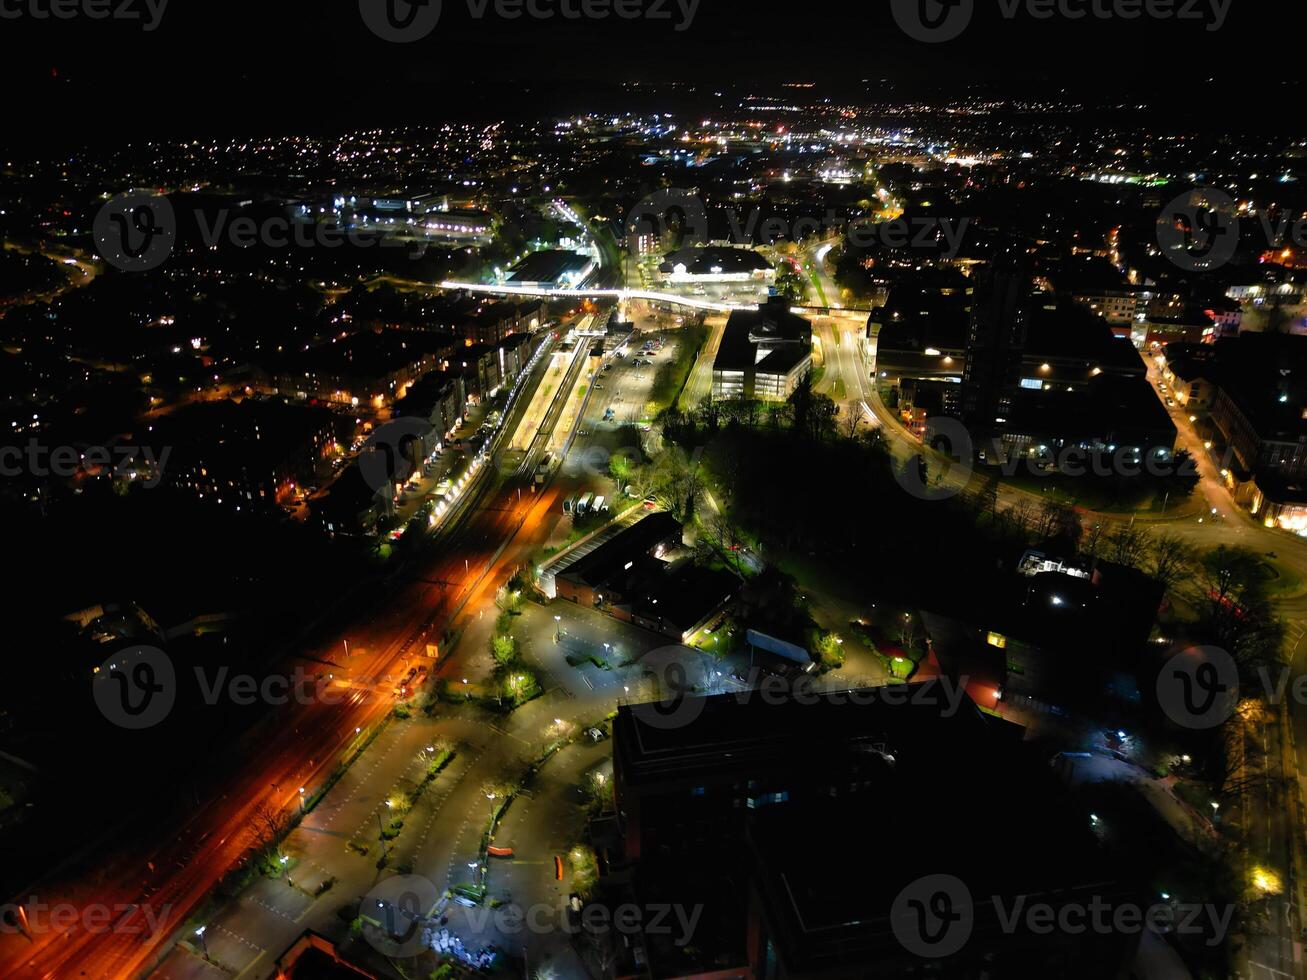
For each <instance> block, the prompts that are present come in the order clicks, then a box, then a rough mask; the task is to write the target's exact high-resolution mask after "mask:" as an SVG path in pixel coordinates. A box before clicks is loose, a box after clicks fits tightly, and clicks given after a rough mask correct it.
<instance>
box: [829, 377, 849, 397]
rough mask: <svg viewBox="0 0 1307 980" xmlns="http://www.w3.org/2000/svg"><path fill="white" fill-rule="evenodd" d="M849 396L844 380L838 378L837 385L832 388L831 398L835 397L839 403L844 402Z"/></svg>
mask: <svg viewBox="0 0 1307 980" xmlns="http://www.w3.org/2000/svg"><path fill="white" fill-rule="evenodd" d="M848 394H849V393H848V391H847V390H846V389H845V387H844V379H843V378H836V379H835V384H834V386H833V387H832V388H831V397H833V398H834V399H835V400H836V401H837V402H842V401H844V399H845V398H847V397H848Z"/></svg>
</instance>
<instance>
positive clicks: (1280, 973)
mask: <svg viewBox="0 0 1307 980" xmlns="http://www.w3.org/2000/svg"><path fill="white" fill-rule="evenodd" d="M1248 965H1249V966H1251V967H1255V968H1256V969H1258V970H1265V971H1266V972H1267V973H1274V974H1275V975H1276V976H1277V977H1289V978H1291V980H1292V977H1293V974H1292V973H1285V972H1284V971H1283V970H1276V969H1274V968H1272V967H1269V966H1267V965H1266V964H1265V963H1254V962H1253V961H1252V960H1249V961H1248Z"/></svg>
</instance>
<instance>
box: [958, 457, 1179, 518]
mask: <svg viewBox="0 0 1307 980" xmlns="http://www.w3.org/2000/svg"><path fill="white" fill-rule="evenodd" d="M978 472H979V473H980V474H982V475H988V474H989V473H991V472H993V473H994V474H995V475H997V476H998V477H999V479H1000V480H1002V482H1003V483H1004V484H1005V485H1006V486H1010V487H1016V488H1017V489H1020V490H1025V491H1027V492H1028V493H1033V494H1038V495H1039V496H1040V497H1044V498H1047V499H1050V500H1055V501H1057V502H1058V503H1063V504H1072V505H1074V506H1077V507H1085V508H1087V509H1089V510H1094V511H1098V512H1100V513H1103V514H1140V515H1149V514H1155V515H1158V516H1161V514H1162V503H1163V501H1164V500H1165V499H1166V498H1165V496H1164V495H1163V494H1158V493H1156V492H1154V489H1153V487H1151V486H1149V485H1147V484H1142V483H1141V485H1140V487H1139V489H1138V491H1136V492H1130V491H1122V492H1115V493H1114V492H1113V491H1112V484H1109V483H1098V482H1097V481H1094V480H1091V479H1087V478H1084V477H1074V476H1064V475H1061V474H1050V475H1048V476H1039V475H1036V474H1033V473H1030V472H1027V471H1024V470H1023V469H1018V471H1017V472H1016V473H1014V474H1013V475H1012V476H1007V475H1006V474H1002V473H1001V472H1000V471H997V470H993V471H991V470H989V469H985V468H982V469H980V470H978ZM1185 503H1186V501H1184V500H1178V499H1177V498H1176V496H1175V494H1172V495H1171V497H1170V499H1169V500H1168V501H1166V505H1167V506H1166V512H1167V513H1168V514H1172V513H1175V512H1176V511H1177V510H1179V509H1180V508H1181V507H1183V506H1184V504H1185Z"/></svg>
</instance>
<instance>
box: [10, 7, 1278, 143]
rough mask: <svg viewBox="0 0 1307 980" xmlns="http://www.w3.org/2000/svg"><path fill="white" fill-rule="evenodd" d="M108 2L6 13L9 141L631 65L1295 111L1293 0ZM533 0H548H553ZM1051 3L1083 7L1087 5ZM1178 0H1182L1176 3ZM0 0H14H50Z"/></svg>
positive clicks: (1252, 114)
mask: <svg viewBox="0 0 1307 980" xmlns="http://www.w3.org/2000/svg"><path fill="white" fill-rule="evenodd" d="M78 2H81V0H78ZM111 2H112V3H113V4H115V5H116V4H121V3H124V2H127V3H129V4H130V6H129V8H128V9H130V10H136V11H139V12H140V14H141V19H140V20H136V21H130V20H106V21H92V20H89V19H86V18H80V19H77V20H72V21H52V20H45V21H40V20H35V19H33V18H31V17H30V16H24V17H22V18H19V19H5V20H2V21H0V33H2V36H3V38H4V58H3V59H0V61H2V62H3V64H2V65H0V73H2V77H3V80H4V83H5V86H6V89H7V90H8V92H9V93H10V95H11V96H12V97H11V98H6V117H7V119H6V126H5V132H6V136H5V137H4V139H5V142H6V143H7V144H9V145H19V146H21V145H23V144H30V143H32V142H33V141H35V140H45V141H48V140H54V141H57V142H65V141H67V142H71V143H77V142H83V141H85V142H93V141H95V140H98V139H100V138H109V139H112V140H114V141H118V140H119V139H122V138H124V137H125V138H127V139H133V140H134V139H139V138H149V137H150V136H155V135H158V136H166V135H185V136H189V135H196V136H202V135H208V134H211V133H242V134H254V133H285V132H300V131H306V130H321V129H327V130H341V129H348V128H354V127H358V126H371V125H391V124H395V123H422V122H428V121H438V120H442V119H447V118H472V119H480V118H486V117H498V116H507V117H514V118H534V117H539V116H547V115H549V114H552V113H556V112H557V113H561V112H571V111H583V110H588V109H591V108H593V109H599V110H603V111H608V110H610V109H614V108H620V107H625V106H626V105H628V104H631V107H633V108H642V106H639V105H635V104H633V102H632V99H631V98H630V95H629V93H624V92H622V90H621V89H620V87H619V86H620V83H621V82H624V81H630V80H641V81H646V82H649V81H663V82H665V81H672V80H684V81H690V82H696V83H707V85H708V87H709V89H711V88H712V87H713V86H735V88H734V89H733V91H740V90H749V89H753V90H756V91H757V92H759V93H764V94H774V93H777V92H779V91H782V90H781V89H780V83H783V82H791V81H813V82H817V83H819V85H820V86H821V89H820V91H821V94H822V95H823V96H829V97H832V98H835V99H847V100H849V101H863V102H865V101H881V100H889V99H894V98H905V97H910V96H915V97H920V96H949V95H953V96H958V95H964V94H970V93H978V92H993V93H994V94H1000V95H1015V96H1020V97H1023V98H1026V99H1034V98H1038V97H1040V96H1050V97H1059V96H1061V97H1068V98H1072V99H1075V100H1076V101H1083V102H1087V103H1104V104H1112V103H1113V102H1115V101H1118V100H1121V99H1133V100H1146V101H1148V102H1149V103H1151V104H1153V105H1155V106H1158V107H1165V108H1166V109H1167V111H1168V112H1172V113H1174V112H1176V111H1177V110H1178V111H1183V112H1184V113H1185V114H1186V115H1187V117H1188V118H1189V119H1191V120H1192V121H1194V122H1195V124H1196V125H1202V124H1203V123H1204V122H1208V123H1210V124H1212V125H1214V126H1217V127H1219V128H1221V129H1228V128H1231V127H1234V126H1236V125H1237V124H1240V123H1243V122H1254V121H1255V122H1259V123H1262V124H1265V123H1267V122H1268V121H1269V122H1270V124H1271V125H1273V126H1276V127H1282V128H1283V130H1285V131H1290V130H1292V129H1293V128H1295V127H1298V128H1301V126H1302V123H1301V120H1302V113H1301V112H1300V111H1297V110H1296V109H1295V108H1294V106H1295V105H1300V104H1301V94H1302V88H1301V87H1300V85H1299V83H1298V82H1297V80H1296V79H1297V76H1298V75H1299V74H1300V71H1299V68H1300V66H1299V62H1298V59H1297V57H1296V54H1295V51H1294V40H1295V39H1296V38H1298V37H1300V36H1301V33H1302V25H1303V21H1304V14H1303V11H1302V5H1300V4H1269V3H1264V2H1257V3H1254V2H1251V0H1199V2H1198V3H1195V4H1194V6H1193V8H1192V11H1193V15H1194V18H1196V19H1175V18H1171V19H1167V20H1159V19H1149V18H1143V19H1139V20H1124V19H1121V18H1119V17H1118V18H1114V19H1101V18H1098V17H1095V16H1093V15H1092V14H1091V15H1089V16H1086V17H1084V18H1082V19H1079V20H1069V19H1066V18H1065V17H1062V16H1054V17H1052V18H1051V19H1047V20H1040V19H1037V18H1035V17H1033V16H1031V14H1030V12H1029V11H1028V10H1027V9H1026V8H1025V6H1024V4H1023V6H1022V9H1021V12H1020V13H1018V14H1017V15H1016V16H1015V17H1013V18H1005V17H1004V16H1003V15H1002V7H1003V5H1004V4H1011V3H1013V2H1015V0H1002V2H1000V0H974V3H975V10H974V15H973V19H972V21H971V23H970V25H969V27H968V28H967V29H966V30H965V31H964V32H963V34H962V35H961V37H959V38H958V39H956V40H953V41H950V42H948V43H941V44H926V43H921V42H919V41H915V40H912V39H910V38H908V37H907V36H906V35H905V34H904V32H903V31H902V30H901V29H900V28H899V26H898V25H897V24H896V23H895V21H894V19H893V17H892V15H891V11H890V3H891V0H863V2H850V0H834V2H832V0H805V2H802V3H800V2H785V3H781V2H775V0H761V2H754V0H750V2H742V0H700V2H699V5H698V9H697V10H696V11H695V13H694V17H693V19H692V21H691V23H690V25H689V27H688V28H687V29H685V30H683V31H678V30H677V29H676V26H677V24H678V23H681V22H682V21H683V14H682V12H681V8H680V7H679V4H682V3H690V2H692V0H666V7H665V9H666V11H667V14H668V19H666V20H659V21H652V20H647V19H641V20H632V21H626V20H620V19H617V18H615V17H610V18H609V19H608V20H605V21H591V20H580V21H577V20H565V19H563V18H561V17H555V18H554V19H552V20H547V21H542V20H537V19H532V18H530V17H523V18H521V19H519V20H517V21H509V20H504V19H502V18H500V17H497V16H493V15H488V16H487V17H485V18H483V19H474V18H473V17H472V16H470V14H469V4H470V3H473V2H477V3H479V2H480V0H444V4H443V13H442V16H441V19H440V22H439V24H438V25H437V26H436V28H435V30H434V31H433V32H432V33H431V34H430V35H429V36H428V37H427V38H426V39H425V40H423V41H420V42H417V43H413V44H405V45H396V44H390V43H387V42H383V41H382V40H380V39H378V38H377V37H375V36H374V35H373V34H372V33H371V32H369V30H368V29H367V28H366V27H365V26H364V24H363V20H362V17H361V16H360V13H359V4H358V0H327V2H322V0H318V2H314V0H259V2H255V0H223V2H199V0H171V2H169V3H167V4H166V7H165V9H164V12H163V15H162V18H161V19H160V21H159V26H158V27H157V28H156V29H155V30H153V31H149V32H146V31H144V30H142V27H141V24H142V22H143V21H144V20H147V19H149V18H150V16H151V15H150V14H149V13H148V12H147V8H146V0H111ZM154 2H156V3H157V2H158V0H154ZM539 2H541V3H543V4H545V5H546V6H548V7H550V8H556V7H557V5H558V3H560V2H563V0H539ZM570 2H572V3H579V2H580V0H570ZM630 2H634V3H637V4H646V5H648V4H653V3H659V4H661V3H663V0H630ZM924 2H927V3H929V4H932V5H933V4H935V3H936V0H924ZM954 2H967V0H954ZM1063 2H1067V3H1072V4H1075V5H1076V9H1089V8H1090V4H1091V3H1093V2H1094V0H1063ZM1097 2H1098V3H1099V4H1103V3H1105V2H1108V0H1097ZM1115 2H1116V3H1117V4H1119V5H1124V6H1126V7H1128V6H1129V5H1130V4H1131V3H1134V4H1139V5H1141V4H1142V3H1143V0H1115ZM1149 2H1154V0H1149ZM1158 2H1161V0H1158ZM1189 2H1190V0H1176V5H1175V7H1174V9H1176V10H1180V9H1182V7H1183V6H1184V5H1186V4H1188V3H1189ZM5 3H6V4H7V5H8V6H9V8H11V9H12V8H15V7H18V8H20V9H24V10H25V9H26V8H27V5H28V4H31V3H35V4H37V5H39V6H48V4H49V3H50V0H5ZM1220 4H1228V6H1227V7H1226V8H1225V10H1224V22H1223V24H1222V25H1221V27H1220V29H1219V30H1209V29H1208V28H1209V26H1212V25H1213V24H1214V23H1215V22H1216V21H1217V20H1218V19H1219V17H1220V16H1221V14H1216V13H1213V9H1214V7H1216V9H1219V5H1220ZM711 95H712V93H711V91H704V90H702V89H701V90H700V92H698V93H697V95H696V96H694V97H691V96H688V95H682V96H680V98H682V99H687V100H692V99H693V98H700V99H702V98H703V97H705V96H709V97H710V96H711ZM675 98H676V97H675V96H662V97H660V99H658V100H655V101H658V103H659V105H660V107H665V108H668V109H676V108H681V107H688V102H687V104H686V105H685V106H677V105H673V104H671V100H674V99H675ZM709 101H710V99H709ZM695 106H696V108H698V106H699V103H695Z"/></svg>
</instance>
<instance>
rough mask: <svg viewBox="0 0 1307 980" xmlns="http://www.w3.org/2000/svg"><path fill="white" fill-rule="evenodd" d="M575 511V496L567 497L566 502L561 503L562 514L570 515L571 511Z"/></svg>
mask: <svg viewBox="0 0 1307 980" xmlns="http://www.w3.org/2000/svg"><path fill="white" fill-rule="evenodd" d="M575 509H576V497H575V496H572V497H568V498H567V499H566V500H564V501H563V513H564V514H570V513H572V511H574V510H575Z"/></svg>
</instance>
